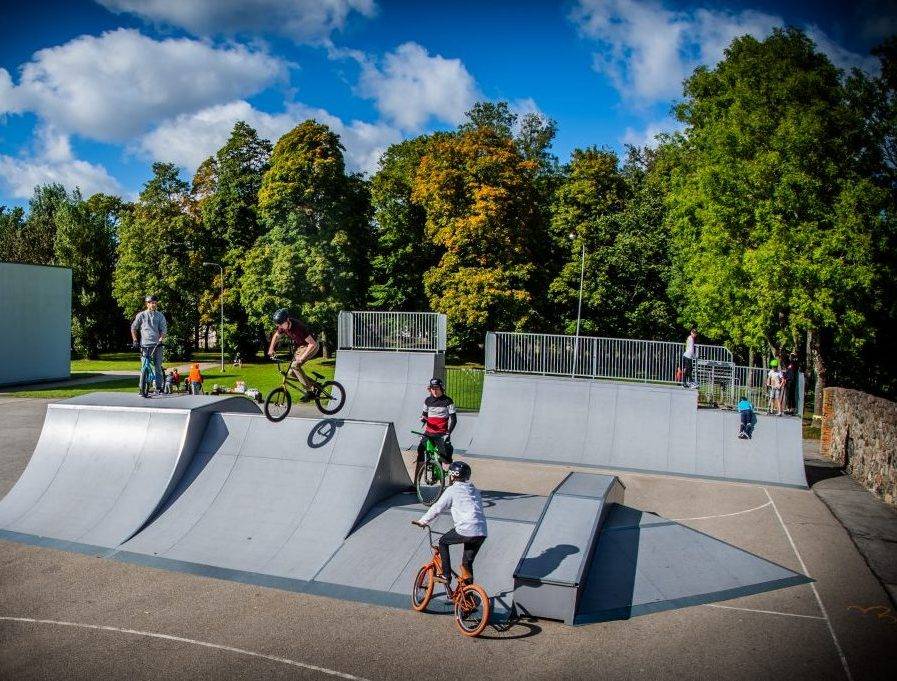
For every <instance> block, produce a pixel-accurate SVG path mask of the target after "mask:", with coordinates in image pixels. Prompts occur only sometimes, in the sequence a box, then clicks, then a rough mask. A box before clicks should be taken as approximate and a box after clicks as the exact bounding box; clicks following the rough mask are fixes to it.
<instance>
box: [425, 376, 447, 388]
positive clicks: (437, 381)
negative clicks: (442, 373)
mask: <svg viewBox="0 0 897 681" xmlns="http://www.w3.org/2000/svg"><path fill="white" fill-rule="evenodd" d="M428 387H430V388H440V389H441V390H445V383H443V382H442V379H441V378H431V379H430V383H429V385H428Z"/></svg>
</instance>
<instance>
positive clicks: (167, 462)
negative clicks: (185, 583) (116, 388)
mask: <svg viewBox="0 0 897 681" xmlns="http://www.w3.org/2000/svg"><path fill="white" fill-rule="evenodd" d="M213 411H244V412H254V413H256V414H257V413H258V411H259V410H258V407H257V406H256V405H255V404H254V403H252V402H250V401H249V400H247V399H245V398H242V397H225V398H222V397H211V396H195V397H194V396H182V397H181V396H178V397H174V396H172V397H159V398H153V399H144V398H142V397H139V396H137V395H130V394H126V393H110V392H106V393H91V394H88V395H84V396H82V397H76V398H73V399H70V400H66V401H64V402H60V403H57V404H50V405H48V406H47V415H46V418H45V419H44V426H43V429H42V430H41V435H40V439H39V440H38V442H37V446H36V447H35V450H34V454H33V455H32V457H31V460H30V461H29V463H28V466H27V467H26V468H25V471H24V473H22V476H21V478H19V480H18V482H17V483H16V484H15V486H14V487H13V488H12V489H11V490H10V491H9V494H7V495H6V497H5V498H4V499H3V500H2V501H0V528H2V529H3V530H5V531H7V532H13V533H18V534H26V535H35V536H39V537H49V538H52V539H58V540H63V541H70V542H79V543H83V544H88V545H92V546H99V547H114V546H117V545H118V544H120V543H121V542H123V541H125V540H126V539H128V538H129V537H130V536H131V535H132V534H134V532H136V531H137V530H139V529H140V527H141V526H142V525H143V524H144V523H145V522H146V521H147V519H148V518H150V516H151V515H152V514H153V512H154V511H155V510H156V509H157V507H158V506H159V505H160V504H161V503H162V502H163V501H164V499H165V498H166V497H167V496H168V494H169V492H171V490H172V489H173V488H174V486H175V484H176V483H177V482H178V480H179V479H180V477H181V474H182V473H183V471H184V470H185V469H186V467H187V464H188V463H189V460H190V457H191V455H192V453H193V450H194V448H195V446H196V443H197V442H198V441H199V438H200V436H201V435H202V432H203V430H204V428H205V425H206V422H207V420H208V419H209V417H210V415H211V413H212V412H213Z"/></svg>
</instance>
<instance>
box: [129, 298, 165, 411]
mask: <svg viewBox="0 0 897 681" xmlns="http://www.w3.org/2000/svg"><path fill="white" fill-rule="evenodd" d="M143 302H144V303H145V304H146V309H145V310H141V311H140V312H138V313H137V316H136V317H134V321H133V322H132V323H131V341H132V346H133V348H134V349H135V350H140V351H141V352H145V353H147V354H148V353H149V351H150V350H152V357H150V361H151V362H152V363H153V366H154V367H155V374H156V392H157V393H160V394H161V393H162V389H163V388H164V386H165V372H164V371H163V370H162V343H163V341H164V340H165V334H167V333H168V322H167V321H166V320H165V315H164V314H162V313H161V312H159V309H158V308H159V299H158V298H156V296H153V295H147V296H144V298H143ZM138 333H139V334H140V340H139V341H138V340H137V334H138Z"/></svg>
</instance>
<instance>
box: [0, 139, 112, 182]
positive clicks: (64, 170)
mask: <svg viewBox="0 0 897 681" xmlns="http://www.w3.org/2000/svg"><path fill="white" fill-rule="evenodd" d="M35 138H36V139H35V146H36V150H35V153H34V154H32V155H30V156H22V157H18V158H17V157H14V156H6V155H2V154H0V180H2V182H3V184H4V185H6V186H7V188H8V190H9V192H10V194H11V195H12V196H13V197H15V198H21V199H27V198H29V197H30V196H31V195H32V193H33V192H34V188H35V187H36V186H37V185H39V184H48V183H52V182H58V183H60V184H62V185H63V186H65V188H66V189H68V190H70V191H71V190H73V189H75V187H78V188H80V189H81V193H82V194H83V195H84V196H90V195H92V194H95V193H97V192H105V193H109V194H120V193H121V191H122V188H121V186H120V185H119V183H118V182H117V181H116V180H115V178H113V177H112V176H111V175H110V174H109V173H108V172H107V171H106V169H105V168H104V167H103V166H101V165H96V164H93V163H88V162H87V161H82V160H80V159H77V158H75V155H74V154H73V153H72V148H71V144H70V142H69V138H68V136H66V135H64V134H62V133H60V132H58V131H57V130H54V129H52V128H50V127H42V128H39V129H38V131H37V132H36V134H35Z"/></svg>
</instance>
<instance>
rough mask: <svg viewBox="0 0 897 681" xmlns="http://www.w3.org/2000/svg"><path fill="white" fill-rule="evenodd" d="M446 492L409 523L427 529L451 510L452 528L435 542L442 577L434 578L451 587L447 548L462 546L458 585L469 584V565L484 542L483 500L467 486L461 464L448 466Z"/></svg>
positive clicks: (467, 474) (467, 472)
mask: <svg viewBox="0 0 897 681" xmlns="http://www.w3.org/2000/svg"><path fill="white" fill-rule="evenodd" d="M448 474H449V488H448V489H447V490H445V492H443V494H442V496H441V497H439V499H438V500H437V501H436V503H435V504H433V505H432V506H430V508H429V509H428V510H427V512H426V513H424V515H423V516H421V518H420V520H412V521H411V522H412V524H414V525H418V526H419V527H426V526H427V525H429V524H430V523H431V522H432V521H433V520H434V519H435V518H436V517H437V516H438V515H439V514H440V513H442V512H443V511H447V510H451V512H452V520H453V521H454V523H455V526H454V527H453V528H452V529H451V530H449V531H448V532H446V533H445V534H444V535H442V537H441V538H440V539H439V556H440V558H441V560H442V574H441V575H437V576H436V578H437V580H438V581H440V582H445V584H447V585H449V586H451V579H452V565H451V556H450V554H449V547H450V546H451V545H452V544H464V555H463V557H462V558H461V572H460V574H459V575H458V579H459V580H460V581H461V582H467V583H469V582H471V581H473V561H474V558H476V556H477V552H478V551H479V550H480V547H481V546H482V545H483V542H484V541H486V534H487V532H486V514H485V513H484V512H483V499H482V497H481V496H480V490H478V489H477V488H476V487H474V486H473V484H472V483H471V482H470V474H471V470H470V466H468V465H467V464H466V463H464V462H463V461H455V462H453V463H452V465H451V466H449V469H448Z"/></svg>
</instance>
